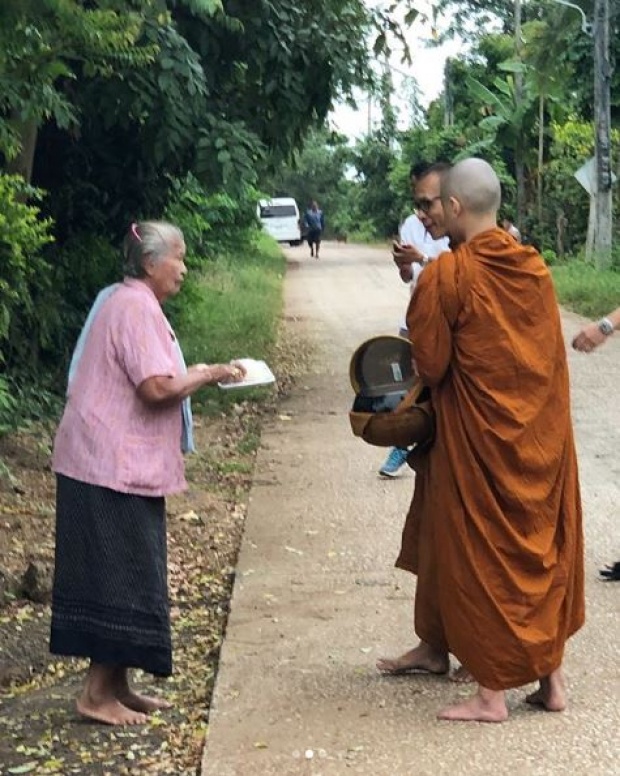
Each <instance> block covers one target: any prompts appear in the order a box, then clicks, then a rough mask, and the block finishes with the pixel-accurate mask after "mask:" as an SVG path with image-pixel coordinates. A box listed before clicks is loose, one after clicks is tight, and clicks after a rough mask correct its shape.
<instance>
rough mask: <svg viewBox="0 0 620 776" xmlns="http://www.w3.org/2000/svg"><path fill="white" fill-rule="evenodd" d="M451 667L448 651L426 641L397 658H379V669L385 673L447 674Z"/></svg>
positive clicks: (391, 674) (393, 674)
mask: <svg viewBox="0 0 620 776" xmlns="http://www.w3.org/2000/svg"><path fill="white" fill-rule="evenodd" d="M449 668H450V660H449V658H448V654H447V653H446V652H441V651H439V650H436V649H434V648H433V647H431V646H430V644H427V643H426V642H424V641H421V642H420V643H419V644H418V646H417V647H414V648H413V649H410V650H409V652H405V654H404V655H401V656H400V657H396V658H389V657H382V658H379V660H377V669H378V670H379V671H381V673H383V674H388V675H390V676H399V675H401V674H407V673H411V672H415V671H423V672H426V673H429V674H445V673H447V672H448V669H449Z"/></svg>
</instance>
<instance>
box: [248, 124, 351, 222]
mask: <svg viewBox="0 0 620 776" xmlns="http://www.w3.org/2000/svg"><path fill="white" fill-rule="evenodd" d="M351 161H352V153H351V149H350V148H349V147H348V145H347V139H346V138H345V137H343V136H342V135H338V134H336V133H333V132H329V131H328V130H327V129H323V128H322V129H319V130H314V131H312V132H310V133H309V135H308V138H307V139H306V141H305V142H304V146H303V148H302V149H301V150H300V151H298V152H296V153H294V155H293V158H292V161H291V162H290V163H289V164H283V165H281V166H280V168H279V170H278V172H277V173H272V174H265V175H263V176H262V177H261V179H260V181H259V186H260V188H261V190H262V191H264V192H265V193H266V195H267V196H270V197H271V196H274V197H278V196H290V197H294V198H295V199H296V200H297V203H298V205H299V208H300V209H301V210H302V211H303V210H304V209H305V207H306V206H307V204H308V202H310V201H311V200H313V199H315V200H317V202H318V203H319V204H320V206H321V208H322V210H323V212H324V213H325V219H326V235H327V236H328V237H329V236H330V235H333V234H334V233H340V234H350V233H351V228H352V212H351V197H352V196H353V191H352V187H353V184H352V182H351V181H348V180H347V179H346V173H347V170H348V168H349V165H350V163H351Z"/></svg>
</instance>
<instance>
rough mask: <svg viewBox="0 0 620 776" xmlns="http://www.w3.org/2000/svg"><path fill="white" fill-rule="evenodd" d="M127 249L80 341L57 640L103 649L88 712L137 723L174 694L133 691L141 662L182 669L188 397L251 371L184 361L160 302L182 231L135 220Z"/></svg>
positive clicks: (89, 651)
mask: <svg viewBox="0 0 620 776" xmlns="http://www.w3.org/2000/svg"><path fill="white" fill-rule="evenodd" d="M123 253H124V259H125V264H124V270H125V278H124V280H123V282H122V283H118V284H116V285H114V286H110V287H108V288H106V289H104V290H103V291H102V292H101V293H100V294H99V296H98V297H97V300H96V301H95V305H94V306H93V309H92V310H91V312H90V314H89V316H88V318H87V320H86V324H85V326H84V329H83V331H82V333H81V335H80V339H79V340H78V344H77V347H76V351H75V353H74V357H73V360H72V364H71V369H70V372H69V387H68V390H67V404H66V407H65V411H64V415H63V417H62V420H61V422H60V426H59V428H58V432H57V434H56V439H55V443H54V453H53V459H52V468H53V470H54V472H55V473H56V476H57V497H56V566H55V577H54V589H53V599H52V628H51V639H50V650H51V652H53V653H55V654H61V655H73V656H78V657H88V658H90V667H89V670H88V675H87V678H86V682H85V685H84V688H83V691H82V693H81V695H80V696H79V698H78V701H77V708H78V711H79V712H80V713H81V714H83V715H85V716H87V717H90V718H92V719H95V720H98V721H100V722H104V723H108V724H130V725H132V724H133V725H136V724H141V723H144V722H145V721H146V715H147V714H148V713H149V712H152V711H154V710H156V709H160V708H166V707H168V706H169V704H168V703H166V702H165V701H163V700H161V699H158V698H155V697H147V696H144V695H139V694H138V693H136V692H134V691H133V690H132V689H131V687H130V685H129V676H128V669H129V668H141V669H143V670H144V671H147V672H149V673H152V674H155V675H156V676H169V675H170V674H171V672H172V648H171V638H170V617H169V603H168V586H167V573H166V572H167V569H166V555H167V550H166V512H165V501H164V497H165V496H166V495H168V494H169V493H176V492H178V491H181V490H184V489H185V488H186V487H187V484H186V482H185V476H184V465H183V456H182V448H183V450H184V451H187V450H191V449H193V445H192V439H191V413H190V410H189V399H188V398H187V397H189V396H190V394H192V393H193V392H194V391H196V390H197V389H198V388H201V387H202V386H205V385H213V384H215V383H217V382H229V381H231V382H234V381H238V380H240V379H242V377H243V375H244V371H243V369H242V367H240V366H239V365H236V364H235V363H231V364H212V365H207V364H196V365H195V366H190V367H189V369H186V367H185V363H184V361H183V356H182V354H181V350H180V348H179V346H178V344H177V340H176V337H175V334H174V332H173V330H172V328H171V327H170V324H169V323H168V321H167V320H166V317H165V315H164V313H163V312H162V309H161V305H162V304H163V302H165V300H166V299H167V298H168V297H170V296H172V295H174V294H176V293H178V291H179V289H180V288H181V283H182V282H183V277H184V275H185V274H186V272H187V268H186V266H185V263H184V257H185V242H184V240H183V235H182V233H181V231H180V230H179V229H177V228H176V227H175V226H173V225H171V224H168V223H164V222H152V221H145V222H142V223H139V224H133V225H132V227H131V230H130V231H129V233H128V235H127V237H126V238H125V242H124V246H123Z"/></svg>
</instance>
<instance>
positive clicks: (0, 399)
mask: <svg viewBox="0 0 620 776" xmlns="http://www.w3.org/2000/svg"><path fill="white" fill-rule="evenodd" d="M16 408H17V401H16V399H15V396H14V395H13V393H12V391H11V388H10V385H9V382H8V380H7V379H6V378H5V377H3V376H2V375H0V437H1V436H3V435H4V434H6V433H8V432H9V431H10V430H11V429H12V428H13V418H14V417H15V410H16ZM1 474H2V470H1V469H0V475H1Z"/></svg>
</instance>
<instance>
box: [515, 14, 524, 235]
mask: <svg viewBox="0 0 620 776" xmlns="http://www.w3.org/2000/svg"><path fill="white" fill-rule="evenodd" d="M514 20H515V54H516V57H517V61H518V62H521V59H522V52H523V39H522V38H523V36H522V33H521V0H515V16H514ZM515 101H516V103H517V108H519V107H520V105H521V104H522V102H523V73H522V72H521V71H520V70H517V72H516V73H515ZM515 178H516V179H517V226H518V227H519V229H521V230H523V227H524V223H523V222H524V220H525V148H524V144H523V137H522V136H521V135H519V137H518V138H517V144H516V147H515Z"/></svg>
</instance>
